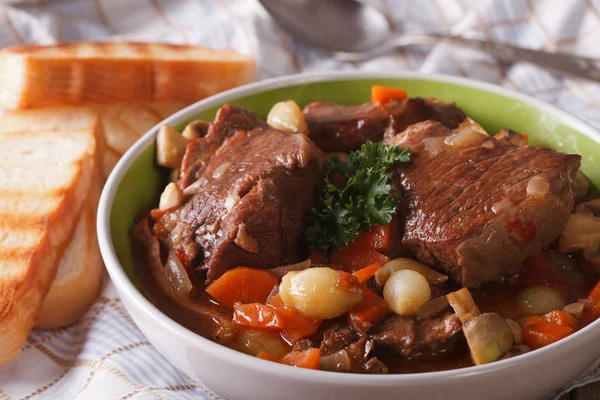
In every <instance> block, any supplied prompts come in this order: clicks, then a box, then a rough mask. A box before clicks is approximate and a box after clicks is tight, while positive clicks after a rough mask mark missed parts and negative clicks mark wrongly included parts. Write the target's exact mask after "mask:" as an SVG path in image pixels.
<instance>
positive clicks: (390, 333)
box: [369, 310, 462, 358]
mask: <svg viewBox="0 0 600 400" xmlns="http://www.w3.org/2000/svg"><path fill="white" fill-rule="evenodd" d="M461 330H462V324H461V322H460V319H459V318H458V317H457V316H456V314H454V313H453V312H452V311H449V310H448V311H445V312H444V313H442V314H438V315H436V316H433V317H430V318H427V319H424V320H421V321H419V320H417V319H416V318H412V317H401V316H399V315H397V314H394V315H393V316H391V317H389V318H387V319H385V320H383V321H382V322H381V323H379V325H377V326H376V327H375V328H373V331H372V332H371V333H370V335H369V336H370V337H371V339H372V340H373V341H374V342H375V345H376V346H381V347H383V348H385V349H387V350H389V351H391V352H393V353H395V354H398V355H400V356H402V357H405V358H412V357H415V356H419V355H421V354H434V353H438V352H441V351H446V350H450V349H451V347H452V345H453V343H454V339H455V338H457V337H458V336H459V335H458V333H459V332H460V331H461ZM378 348H379V347H378Z"/></svg>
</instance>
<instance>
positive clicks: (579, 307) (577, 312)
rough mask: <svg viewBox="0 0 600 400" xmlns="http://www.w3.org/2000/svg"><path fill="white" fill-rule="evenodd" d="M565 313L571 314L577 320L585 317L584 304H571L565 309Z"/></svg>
mask: <svg viewBox="0 0 600 400" xmlns="http://www.w3.org/2000/svg"><path fill="white" fill-rule="evenodd" d="M563 311H566V312H570V313H571V314H573V315H574V316H575V318H581V316H582V315H583V304H581V303H571V304H568V305H566V306H564V307H563Z"/></svg>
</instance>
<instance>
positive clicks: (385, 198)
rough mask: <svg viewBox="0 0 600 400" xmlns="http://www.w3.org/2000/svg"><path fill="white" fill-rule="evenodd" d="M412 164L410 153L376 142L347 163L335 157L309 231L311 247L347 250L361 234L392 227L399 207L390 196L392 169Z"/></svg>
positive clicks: (326, 175) (311, 216)
mask: <svg viewBox="0 0 600 400" xmlns="http://www.w3.org/2000/svg"><path fill="white" fill-rule="evenodd" d="M409 160H410V152H409V151H408V150H403V149H401V148H399V147H396V146H392V145H388V144H381V143H374V142H367V143H365V144H363V145H362V146H361V148H360V150H357V151H354V152H352V153H350V156H349V159H348V162H343V161H341V160H340V159H339V158H338V157H335V156H334V157H332V158H331V159H330V160H329V167H328V169H327V171H326V172H325V182H324V186H323V189H322V190H321V195H320V197H319V203H318V205H317V207H316V208H313V209H312V210H311V215H310V221H311V222H310V225H309V227H308V228H307V230H306V238H307V240H308V242H309V245H310V247H311V248H313V249H321V250H326V251H335V250H337V249H341V248H344V247H346V246H348V244H349V243H350V242H352V241H353V240H354V239H356V237H357V236H358V235H359V233H360V231H361V230H364V231H369V230H370V229H371V226H373V225H387V224H389V223H390V221H391V220H392V216H393V215H394V213H395V212H396V205H397V199H395V198H394V197H392V196H390V192H391V190H392V187H391V186H390V184H389V180H390V178H391V176H392V171H391V169H390V167H391V166H392V165H394V164H395V163H398V162H408V161H409Z"/></svg>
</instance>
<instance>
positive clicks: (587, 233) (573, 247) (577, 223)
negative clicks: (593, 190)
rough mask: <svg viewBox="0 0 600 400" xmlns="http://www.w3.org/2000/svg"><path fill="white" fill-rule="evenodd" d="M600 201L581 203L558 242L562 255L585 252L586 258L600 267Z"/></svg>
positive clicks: (570, 217)
mask: <svg viewBox="0 0 600 400" xmlns="http://www.w3.org/2000/svg"><path fill="white" fill-rule="evenodd" d="M599 247H600V199H595V200H592V201H588V202H586V203H581V204H579V205H578V206H577V208H576V209H575V214H571V215H570V216H569V220H568V221H567V223H566V224H565V227H564V229H563V231H562V233H561V235H560V238H559V240H558V250H559V251H560V252H561V253H571V252H575V251H581V250H583V255H584V257H585V258H586V259H587V260H588V261H590V262H591V263H593V264H598V265H600V254H599V252H598V248H599Z"/></svg>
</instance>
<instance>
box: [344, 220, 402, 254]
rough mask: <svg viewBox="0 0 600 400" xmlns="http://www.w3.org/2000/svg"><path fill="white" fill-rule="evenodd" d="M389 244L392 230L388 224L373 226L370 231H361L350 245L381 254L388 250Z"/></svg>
mask: <svg viewBox="0 0 600 400" xmlns="http://www.w3.org/2000/svg"><path fill="white" fill-rule="evenodd" d="M391 244H392V228H391V225H390V224H387V225H373V226H372V227H371V230H370V231H368V232H366V231H362V232H361V233H360V234H359V235H358V237H357V238H356V239H354V241H353V242H352V245H356V246H359V247H361V248H365V249H373V250H377V251H381V252H386V251H387V250H389V248H390V246H391Z"/></svg>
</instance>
